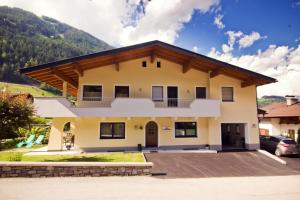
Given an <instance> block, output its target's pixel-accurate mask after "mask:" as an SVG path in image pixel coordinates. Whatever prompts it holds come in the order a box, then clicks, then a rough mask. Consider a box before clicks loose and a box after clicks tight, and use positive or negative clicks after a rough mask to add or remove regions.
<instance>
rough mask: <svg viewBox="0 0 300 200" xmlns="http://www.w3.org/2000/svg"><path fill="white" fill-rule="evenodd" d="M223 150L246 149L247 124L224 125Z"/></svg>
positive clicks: (222, 129)
mask: <svg viewBox="0 0 300 200" xmlns="http://www.w3.org/2000/svg"><path fill="white" fill-rule="evenodd" d="M221 133H222V149H223V150H229V149H244V148H245V124H242V123H222V124H221Z"/></svg>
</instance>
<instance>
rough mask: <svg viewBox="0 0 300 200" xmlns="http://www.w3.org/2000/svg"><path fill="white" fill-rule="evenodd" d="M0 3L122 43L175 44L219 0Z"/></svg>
mask: <svg viewBox="0 0 300 200" xmlns="http://www.w3.org/2000/svg"><path fill="white" fill-rule="evenodd" d="M141 2H142V3H141ZM0 4H1V5H8V6H14V7H20V8H23V9H25V10H29V11H32V12H34V13H35V14H38V15H45V16H49V17H53V18H55V19H58V20H60V21H62V22H65V23H68V24H70V25H72V26H74V27H76V28H80V29H82V30H84V31H87V32H89V33H91V34H92V35H95V36H96V37H98V38H100V39H102V40H104V41H106V42H108V43H110V44H112V45H115V46H119V45H121V46H123V45H129V44H134V43H139V42H145V41H149V40H155V39H158V40H162V41H165V42H168V43H174V41H175V39H176V37H177V36H178V35H177V34H178V31H180V30H181V29H182V27H183V25H184V23H187V22H189V21H190V19H191V17H192V14H193V12H195V11H198V12H202V13H205V12H208V11H210V10H212V9H214V8H215V7H216V6H218V5H219V0H201V1H199V0H164V1H157V0H156V1H148V0H129V1H127V0H72V1H70V0H30V2H28V0H27V1H24V0H1V2H0ZM141 5H142V7H141Z"/></svg>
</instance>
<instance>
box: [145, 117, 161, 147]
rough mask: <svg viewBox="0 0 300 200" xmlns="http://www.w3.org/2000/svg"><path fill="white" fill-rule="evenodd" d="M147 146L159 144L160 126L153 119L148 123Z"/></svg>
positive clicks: (146, 129)
mask: <svg viewBox="0 0 300 200" xmlns="http://www.w3.org/2000/svg"><path fill="white" fill-rule="evenodd" d="M145 131H146V132H145V135H146V147H157V146H158V126H157V124H156V123H155V122H153V121H151V122H148V123H147V124H146V128H145Z"/></svg>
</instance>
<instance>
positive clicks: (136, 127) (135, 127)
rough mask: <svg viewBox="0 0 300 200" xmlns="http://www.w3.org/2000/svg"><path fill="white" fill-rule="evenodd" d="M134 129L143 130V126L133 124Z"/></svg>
mask: <svg viewBox="0 0 300 200" xmlns="http://www.w3.org/2000/svg"><path fill="white" fill-rule="evenodd" d="M134 129H135V130H138V129H140V130H143V126H142V125H134Z"/></svg>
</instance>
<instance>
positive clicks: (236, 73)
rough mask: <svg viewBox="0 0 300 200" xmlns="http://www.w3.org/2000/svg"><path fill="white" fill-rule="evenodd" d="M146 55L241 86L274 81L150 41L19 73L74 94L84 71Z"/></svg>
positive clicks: (184, 69) (22, 70)
mask: <svg viewBox="0 0 300 200" xmlns="http://www.w3.org/2000/svg"><path fill="white" fill-rule="evenodd" d="M146 56H150V57H151V62H153V61H154V58H155V57H158V58H162V59H167V60H170V61H172V62H175V63H178V64H181V65H182V66H183V70H182V71H183V73H186V72H187V71H189V70H190V69H192V68H193V69H196V70H200V71H204V72H207V73H210V77H211V78H213V77H215V76H217V75H219V74H224V75H227V76H230V77H234V78H237V79H239V80H241V81H242V83H241V86H242V87H247V86H249V85H264V84H268V83H273V82H276V79H274V78H271V77H268V76H265V75H262V74H259V73H256V72H253V71H250V70H247V69H244V68H240V67H237V66H234V65H231V64H228V63H225V62H222V61H219V60H216V59H213V58H210V57H207V56H204V55H201V54H197V53H195V52H192V51H188V50H186V49H182V48H180V47H176V46H173V45H170V44H167V43H164V42H161V41H151V42H146V43H141V44H137V45H132V46H127V47H122V48H116V49H112V50H108V51H102V52H98V53H93V54H88V55H84V56H78V57H74V58H68V59H64V60H60V61H56V62H51V63H47V64H42V65H38V66H33V67H28V68H23V69H21V70H20V71H21V73H23V74H26V75H27V76H29V77H31V78H33V79H36V80H38V81H40V82H44V83H46V84H48V85H51V86H53V87H56V88H58V89H60V90H62V82H63V81H66V82H68V92H69V93H70V94H72V95H74V96H76V94H77V89H78V77H79V76H82V74H83V72H84V71H85V70H88V69H92V68H97V67H101V66H106V65H111V64H115V66H116V70H119V63H121V62H124V61H128V60H131V59H137V58H142V57H146Z"/></svg>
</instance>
